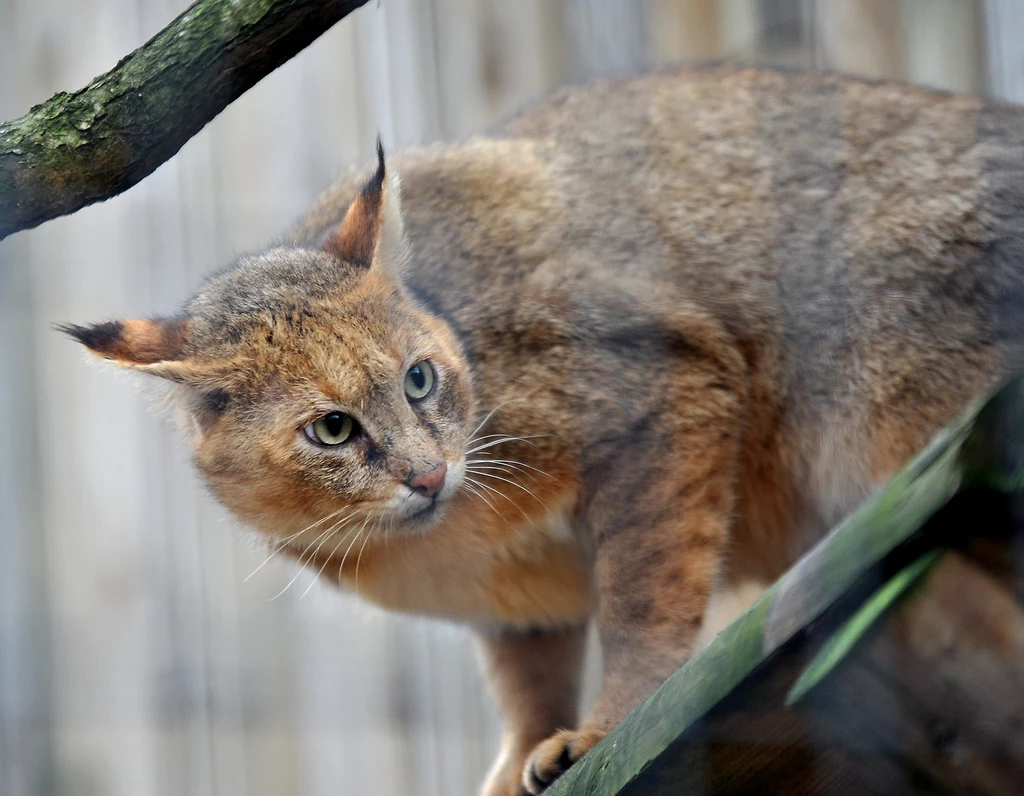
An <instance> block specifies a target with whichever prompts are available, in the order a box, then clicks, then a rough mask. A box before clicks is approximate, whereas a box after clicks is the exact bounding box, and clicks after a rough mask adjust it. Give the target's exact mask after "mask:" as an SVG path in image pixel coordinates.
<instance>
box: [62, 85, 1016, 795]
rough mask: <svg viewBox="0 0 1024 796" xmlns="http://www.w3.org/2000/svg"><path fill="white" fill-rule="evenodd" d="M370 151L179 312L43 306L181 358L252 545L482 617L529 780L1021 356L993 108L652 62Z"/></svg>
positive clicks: (389, 602) (194, 405)
mask: <svg viewBox="0 0 1024 796" xmlns="http://www.w3.org/2000/svg"><path fill="white" fill-rule="evenodd" d="M379 154H380V157H379V162H378V165H377V169H376V172H375V173H374V174H373V176H372V177H370V179H369V180H368V181H367V182H365V183H362V182H361V180H360V179H358V178H356V177H350V178H346V179H344V180H342V181H341V182H340V183H339V184H338V185H337V186H336V187H334V188H333V189H331V190H330V191H329V192H328V193H327V194H326V195H324V196H323V197H322V198H321V199H320V200H319V201H318V202H317V203H316V204H315V205H314V206H313V207H312V209H311V210H310V211H309V212H308V213H307V215H306V216H305V217H304V218H303V219H302V220H301V221H299V222H298V223H297V224H296V225H295V226H293V227H292V228H291V229H290V230H289V231H288V232H286V233H285V234H284V235H283V236H282V237H281V238H279V239H278V240H277V241H276V242H275V243H273V244H272V245H271V246H270V248H267V249H265V250H263V251H261V252H259V253H257V254H254V255H247V256H243V257H241V258H239V259H238V260H237V261H236V262H235V263H234V264H233V265H232V266H230V267H229V268H228V269H226V270H224V271H221V272H219V273H217V274H215V275H214V276H212V277H211V278H210V279H209V280H208V281H207V282H206V283H205V284H204V285H203V286H202V287H201V288H200V289H199V291H198V292H197V293H196V295H195V296H194V297H193V298H192V299H191V300H190V301H188V302H187V303H186V304H185V305H184V307H183V308H182V310H181V312H180V313H179V314H178V315H176V316H175V317H171V318H163V319H156V320H125V321H115V322H108V323H100V324H98V325H94V326H85V327H83V326H71V327H68V328H67V331H69V332H70V333H71V334H72V335H73V336H74V337H76V338H77V339H78V340H80V341H81V342H82V343H84V344H85V345H86V346H88V347H89V348H90V349H92V350H93V351H94V352H96V353H97V354H99V355H101V356H103V357H106V358H109V359H111V360H113V361H114V362H116V363H118V364H120V365H125V366H128V367H132V368H136V369H138V370H140V371H143V372H146V373H150V374H153V375H156V376H160V377H162V378H165V379H170V380H171V381H173V382H175V383H176V384H177V385H178V386H179V391H180V394H181V396H182V398H183V401H184V404H185V406H186V417H187V422H186V423H185V428H186V431H187V433H188V434H189V436H190V438H191V441H192V444H193V446H194V456H195V462H196V465H197V467H198V469H199V471H200V472H201V473H202V475H203V477H204V478H205V480H206V482H207V483H208V484H209V486H210V489H211V490H212V491H213V493H214V494H215V495H216V496H217V498H218V499H219V500H221V501H222V502H223V503H224V504H225V505H226V506H228V507H229V508H230V509H231V510H232V511H233V512H234V513H235V514H236V515H237V516H238V517H240V518H241V519H242V520H243V521H245V522H246V523H248V524H250V525H252V526H253V527H254V528H256V529H257V530H258V531H259V532H261V533H263V534H266V535H267V537H268V539H269V540H270V541H271V543H272V544H273V545H275V546H279V547H280V548H281V549H283V550H284V551H285V552H286V553H287V554H289V555H291V556H292V557H294V558H295V559H296V560H297V561H299V562H300V563H302V564H305V565H307V566H310V567H312V568H314V570H315V571H316V572H317V573H319V575H320V576H321V577H322V578H325V579H329V580H331V581H337V582H338V583H339V584H340V585H341V586H342V587H344V588H349V589H356V588H357V589H358V593H359V595H360V596H361V597H363V598H365V599H367V600H371V601H373V602H375V603H377V604H379V605H382V606H384V607H386V608H390V609H395V610H399V611H408V612H412V613H418V614H428V615H436V616H442V617H448V618H450V619H452V620H454V621H457V622H461V623H465V624H467V625H470V626H472V627H473V628H475V630H476V634H477V636H478V638H479V643H480V647H481V650H482V660H483V666H484V669H485V671H486V674H487V677H488V680H489V682H490V685H491V689H492V692H493V694H494V696H495V698H496V699H497V701H498V703H499V706H500V709H501V712H502V714H503V717H504V722H505V736H504V744H503V748H502V750H501V754H500V756H499V758H498V761H497V762H496V764H495V766H494V768H493V770H492V772H491V774H490V776H489V778H488V780H487V782H486V784H485V785H484V787H483V791H482V792H483V793H484V794H487V795H488V796H507V795H508V794H519V793H522V792H523V791H524V790H525V792H526V793H529V794H539V793H541V792H542V791H544V790H545V789H546V788H547V786H548V785H549V784H550V783H551V782H553V781H554V780H555V778H556V777H558V776H559V774H560V773H561V772H562V771H563V770H564V769H565V768H566V767H567V766H568V765H571V763H572V762H573V761H575V760H577V759H578V758H579V757H580V756H581V755H583V754H585V753H586V752H587V750H588V749H590V748H591V747H592V746H593V744H594V743H596V742H597V741H598V740H599V739H600V738H601V737H602V736H603V735H604V734H605V733H607V732H608V730H609V729H610V728H611V727H612V726H613V725H614V724H616V722H618V721H619V720H620V719H622V718H623V717H624V716H625V715H626V714H627V713H628V712H629V711H630V710H631V709H632V708H633V707H634V706H635V705H637V704H638V702H640V701H641V700H643V699H644V698H645V697H646V696H647V695H649V694H650V693H651V692H652V690H653V689H654V688H655V687H656V686H657V685H659V684H660V683H661V682H662V681H663V680H664V679H665V678H666V677H667V676H668V675H669V674H671V673H672V672H673V671H674V670H675V669H676V668H677V667H678V666H679V665H680V664H682V663H683V662H684V661H686V659H687V657H688V655H689V654H690V653H691V650H692V648H693V642H694V637H695V634H696V633H697V631H698V628H699V627H700V626H701V622H702V617H703V616H704V612H705V608H706V606H707V603H708V598H709V595H710V594H711V593H712V591H713V590H714V589H715V588H716V587H718V586H720V585H722V584H726V585H727V584H729V583H732V582H735V581H737V580H739V579H742V578H746V577H755V578H758V579H761V580H770V579H773V578H775V577H777V576H778V575H779V574H780V573H781V572H782V571H783V570H784V569H785V568H786V567H787V566H788V565H789V564H790V563H792V562H793V561H794V559H795V558H796V557H797V556H799V555H800V553H801V552H802V551H804V550H806V549H807V547H808V546H809V545H811V544H812V543H813V542H814V541H815V540H816V539H817V538H819V537H820V536H821V535H822V534H823V533H824V532H825V531H826V530H827V529H828V528H829V527H830V526H831V525H832V524H833V523H835V522H836V521H837V520H839V519H841V518H842V517H843V516H844V515H845V514H847V513H848V512H849V511H851V509H853V508H854V507H855V506H856V505H857V503H858V502H859V501H861V500H862V499H863V498H864V497H865V496H867V495H868V494H869V493H870V492H871V491H872V489H874V488H875V487H876V486H877V485H878V484H880V483H881V482H883V481H884V480H885V479H886V478H887V477H888V476H890V475H891V474H892V473H893V472H894V470H896V469H897V468H898V467H899V466H900V465H901V464H902V463H903V462H904V461H905V460H906V459H907V458H908V457H909V456H910V455H911V454H913V453H914V452H915V450H917V449H918V448H919V447H920V446H921V445H922V444H923V443H924V442H925V441H926V440H927V438H928V437H929V436H930V435H931V434H932V433H933V432H934V431H935V430H936V429H937V428H938V427H939V426H941V425H942V424H943V423H945V422H946V421H948V420H949V419H950V418H951V417H952V416H953V415H955V414H956V412H957V411H958V410H959V409H960V408H961V407H963V406H964V405H965V404H966V403H967V402H968V401H969V399H970V398H972V397H973V396H974V395H975V394H977V393H978V392H979V391H981V390H983V389H985V388H986V387H988V386H990V385H992V384H993V383H994V382H996V381H997V380H998V379H1000V378H1001V376H1002V375H1003V374H1005V373H1006V372H1007V371H1008V370H1011V369H1014V368H1017V367H1019V366H1020V363H1021V361H1022V343H1024V327H1022V321H1024V313H1022V311H1021V298H1022V296H1024V281H1022V274H1024V267H1022V258H1024V223H1022V220H1024V117H1022V113H1021V111H1020V110H1018V109H1016V108H1011V107H1007V106H1003V105H998V104H993V103H988V102H985V101H982V100H979V99H974V98H969V97H962V96H953V95H949V94H943V93H938V92H934V91H928V90H924V89H920V88H913V87H909V86H905V85H893V84H885V83H869V82H864V81H860V80H855V79H850V78H844V77H841V76H836V75H828V76H822V75H814V74H801V73H780V72H778V71H770V70H758V69H748V68H731V67H714V68H673V69H667V70H663V71H658V72H653V73H650V74H647V75H644V76H641V77H638V78H634V79H629V80H599V81H596V82H593V83H591V84H589V85H581V86H575V87H572V88H568V89H565V90H562V91H560V92H558V93H556V94H554V95H553V96H552V97H550V98H549V99H547V100H546V101H543V102H541V103H539V104H538V105H536V106H534V107H533V108H531V109H529V110H528V111H527V112H526V113H524V114H522V115H520V116H518V117H516V118H514V119H512V120H511V121H509V122H507V123H506V124H504V125H502V126H500V127H498V128H497V129H495V130H493V131H492V132H491V133H489V134H487V135H484V136H480V137H476V138H471V139H469V140H467V141H464V142H462V143H458V144H453V145H446V146H434V147H429V148H424V149H415V150H410V151H407V152H403V153H400V154H399V155H398V156H397V157H395V158H393V159H391V160H389V161H388V162H387V163H386V164H385V160H384V157H383V153H382V152H381V153H379ZM398 173H400V174H401V187H399V182H398V181H397V178H396V174H398ZM592 620H596V622H597V625H598V628H599V635H600V641H601V645H602V648H603V654H604V680H603V687H602V689H601V692H600V696H599V698H598V699H597V701H596V704H595V705H594V706H593V708H592V709H591V710H590V711H589V712H588V713H587V714H586V715H585V716H584V717H583V718H582V721H579V720H578V716H577V711H578V709H579V708H578V699H579V674H580V662H581V655H582V649H583V637H584V630H585V627H586V626H587V624H588V623H589V622H590V621H592Z"/></svg>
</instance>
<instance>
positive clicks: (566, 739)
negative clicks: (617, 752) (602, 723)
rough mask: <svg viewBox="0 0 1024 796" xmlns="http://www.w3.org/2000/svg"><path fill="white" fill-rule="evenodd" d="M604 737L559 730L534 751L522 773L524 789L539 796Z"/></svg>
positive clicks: (591, 731) (583, 731) (594, 731)
mask: <svg viewBox="0 0 1024 796" xmlns="http://www.w3.org/2000/svg"><path fill="white" fill-rule="evenodd" d="M603 737H604V733H603V732H600V731H598V730H561V731H560V732H556V733H555V734H554V735H552V736H551V737H550V738H548V739H547V740H546V741H542V742H541V743H540V744H538V745H537V748H536V749H534V750H533V753H532V754H531V755H530V757H529V759H528V760H527V761H526V767H525V768H524V769H523V787H524V788H526V792H527V793H528V794H530V796H538V794H540V793H543V792H544V791H545V790H547V788H548V787H549V786H550V785H551V783H552V782H554V781H555V780H556V779H558V777H559V776H561V775H562V774H563V773H565V772H566V771H567V770H568V769H569V766H571V765H572V764H573V763H575V762H576V761H577V760H579V759H580V758H581V757H583V755H585V754H586V753H587V752H589V751H590V750H591V749H592V748H593V746H594V744H596V743H597V742H598V741H600V740H601V738H603Z"/></svg>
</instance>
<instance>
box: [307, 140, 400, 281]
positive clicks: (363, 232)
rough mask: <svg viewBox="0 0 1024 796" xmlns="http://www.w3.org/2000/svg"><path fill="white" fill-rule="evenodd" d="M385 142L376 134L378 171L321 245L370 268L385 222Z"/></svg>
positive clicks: (347, 259) (335, 254)
mask: <svg viewBox="0 0 1024 796" xmlns="http://www.w3.org/2000/svg"><path fill="white" fill-rule="evenodd" d="M386 176H387V170H386V168H385V165H384V145H383V144H382V143H381V140H380V136H377V170H376V171H375V172H374V173H373V174H372V175H371V176H370V179H368V180H367V181H366V182H365V183H363V189H362V190H361V191H360V192H359V196H357V197H356V198H355V201H353V202H352V204H351V205H350V206H349V208H348V211H347V212H346V213H345V217H344V218H343V219H342V221H341V223H340V224H338V226H336V227H335V228H334V229H332V230H331V231H330V232H328V233H327V235H326V236H325V237H324V239H323V241H322V243H321V247H322V248H323V249H324V250H325V251H327V252H329V253H330V254H333V255H334V256H335V257H337V258H338V259H340V260H345V261H347V262H350V263H353V264H355V265H358V266H361V267H363V268H369V267H370V265H372V263H373V255H374V252H375V251H376V250H377V244H378V241H379V238H380V234H381V230H382V229H383V224H384V181H385V177H386Z"/></svg>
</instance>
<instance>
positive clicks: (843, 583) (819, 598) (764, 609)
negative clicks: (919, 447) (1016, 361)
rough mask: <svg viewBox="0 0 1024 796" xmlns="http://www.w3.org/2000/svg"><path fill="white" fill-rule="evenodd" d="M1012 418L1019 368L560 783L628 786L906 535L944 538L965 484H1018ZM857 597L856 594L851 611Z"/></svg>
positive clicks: (880, 566)
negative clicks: (950, 506)
mask: <svg viewBox="0 0 1024 796" xmlns="http://www.w3.org/2000/svg"><path fill="white" fill-rule="evenodd" d="M1011 427H1013V428H1016V429H1017V430H1018V431H1019V430H1020V429H1024V380H1022V379H1015V380H1013V381H1011V382H1010V383H1009V384H1007V385H1005V386H1004V387H1003V388H1001V389H1000V390H999V391H997V392H996V394H995V395H993V396H991V397H990V398H989V399H987V400H986V401H984V402H981V403H979V404H978V405H975V406H974V407H972V408H971V409H970V410H968V411H967V412H966V413H965V414H964V416H963V417H962V418H961V419H960V420H958V421H957V422H955V423H953V424H951V425H950V426H949V427H948V428H947V429H945V430H944V431H942V432H940V433H939V434H938V435H937V436H936V438H935V439H934V440H933V441H932V442H931V443H930V444H929V445H928V446H927V447H926V448H925V450H924V451H922V453H921V454H919V455H918V456H917V457H915V459H914V460H913V461H912V462H911V463H910V464H908V465H907V466H906V467H905V468H904V469H903V470H902V471H901V472H900V473H899V474H898V475H897V476H896V477H895V478H893V479H892V481H891V482H890V483H889V484H888V485H887V486H886V487H885V488H884V489H883V490H882V491H881V492H880V493H879V494H878V495H876V496H875V497H874V498H873V499H871V500H870V501H868V502H867V503H866V504H865V505H863V506H862V507H861V508H860V509H859V510H858V511H856V512H855V513H854V514H853V515H852V516H851V517H849V518H848V519H847V520H846V521H844V522H843V523H842V524H841V525H840V526H838V527H837V528H836V529H835V530H834V531H833V532H832V533H831V534H829V536H828V537H826V538H825V539H824V540H823V541H822V542H821V543H820V544H819V545H818V546H817V547H815V548H814V549H813V550H812V551H811V552H810V553H808V554H807V555H806V556H805V557H804V558H803V559H802V560H801V561H800V562H798V563H797V564H796V566H794V567H793V568H792V569H791V570H790V571H789V572H787V573H786V575H784V576H783V577H782V578H781V579H780V580H779V582H777V583H776V584H775V585H773V586H772V587H771V588H770V589H769V590H768V591H767V592H766V593H765V595H764V596H763V597H762V598H761V599H760V600H758V601H757V602H756V603H755V604H754V605H753V606H752V607H751V609H750V610H749V611H747V613H745V614H744V615H743V616H742V617H740V619H738V620H737V621H736V622H734V623H733V624H732V625H730V626H729V627H728V628H727V629H726V630H725V631H723V632H722V633H721V634H720V635H719V636H718V637H717V638H716V639H715V640H714V641H713V642H712V643H711V644H710V645H709V646H708V647H706V648H705V649H704V650H702V651H701V652H699V653H698V654H697V655H696V656H695V657H694V658H693V659H692V660H691V661H690V662H689V663H687V664H686V665H685V666H683V667H682V668H681V669H680V670H679V671H678V672H676V673H675V674H674V675H673V676H672V677H671V678H669V680H668V681H667V682H666V683H665V684H664V685H663V686H662V687H661V688H660V689H659V690H658V691H656V692H655V694H654V695H653V696H652V697H651V698H650V699H648V700H647V701H646V702H645V703H644V704H642V705H640V706H639V707H638V708H637V709H636V710H635V711H634V712H633V713H632V714H631V715H630V716H629V717H627V719H626V720H625V721H623V722H622V723H621V724H620V725H619V726H618V727H617V728H616V729H615V730H614V731H613V732H612V733H610V734H609V735H608V737H606V738H605V739H604V740H603V741H602V742H601V743H599V744H598V745H597V746H596V747H595V748H594V749H593V750H592V751H591V753H590V754H588V755H587V756H586V757H585V758H584V759H583V760H582V761H581V762H580V763H579V764H577V765H576V766H574V767H573V768H572V769H570V770H569V771H568V772H567V773H566V774H565V775H564V776H563V777H562V778H561V779H560V780H559V782H558V783H557V785H556V788H555V790H554V791H553V794H569V793H575V792H585V793H593V794H612V793H619V792H625V791H624V790H623V789H624V788H625V787H626V786H627V785H629V784H630V783H631V782H633V781H634V780H635V779H637V777H638V776H639V775H640V772H642V771H643V770H644V769H646V768H648V767H649V766H651V765H653V763H654V761H656V760H658V759H659V758H660V756H661V755H663V754H665V752H666V750H667V749H669V747H670V746H673V745H674V744H676V743H677V742H679V739H680V738H681V737H682V736H683V735H684V733H688V732H697V730H694V729H692V728H693V727H695V726H696V725H697V724H698V723H699V722H700V721H702V720H705V719H706V717H708V716H709V715H711V713H712V712H713V711H714V710H715V708H716V705H718V704H719V703H721V702H723V701H725V700H727V699H734V698H736V697H735V696H734V694H735V693H740V694H745V693H746V692H745V691H744V689H743V688H741V687H740V686H741V684H750V683H751V682H754V683H755V684H756V678H754V680H753V681H752V680H750V678H752V677H753V675H754V673H755V671H757V670H758V668H759V667H762V666H768V665H769V664H768V662H769V661H770V660H772V658H773V655H775V654H776V653H778V654H779V655H781V654H782V652H781V651H783V650H784V649H791V647H790V645H792V644H795V643H798V642H799V640H800V639H802V638H804V637H805V636H806V635H807V628H808V626H809V625H811V624H812V623H817V622H818V621H819V619H820V618H821V617H822V616H823V615H824V614H825V613H826V612H831V613H830V616H832V617H833V620H832V621H835V620H836V611H839V609H833V608H832V606H836V605H839V606H842V605H848V604H849V603H850V601H851V600H853V598H852V597H851V595H853V594H856V593H857V589H861V590H864V589H865V588H867V589H868V592H867V593H865V594H862V595H860V596H859V597H858V599H860V600H863V599H864V598H866V596H867V595H868V594H870V588H871V587H873V586H876V585H877V584H878V583H879V582H881V580H882V579H884V577H886V575H885V573H886V572H887V571H888V572H891V571H892V567H893V565H894V564H893V562H894V560H895V561H898V560H899V559H900V557H901V556H903V560H905V557H906V555H908V553H907V552H906V551H907V550H908V547H909V546H911V545H913V544H917V545H919V550H920V549H921V548H920V544H921V542H920V540H921V539H922V538H924V539H925V540H926V541H925V542H924V544H925V545H926V546H927V545H928V544H936V543H940V542H942V541H944V540H945V536H946V535H945V534H940V533H939V532H937V531H936V532H935V533H933V534H932V535H931V536H929V535H927V534H926V533H924V532H922V531H921V528H922V526H924V525H925V523H926V522H927V521H928V520H929V519H930V518H932V517H933V516H934V515H935V514H936V512H938V511H939V510H940V509H942V508H943V507H944V506H945V505H946V504H947V503H948V502H949V500H950V499H951V498H952V497H953V496H954V495H955V494H956V492H957V491H958V490H959V489H960V488H961V487H962V486H963V485H964V484H965V483H975V484H978V483H984V484H988V485H995V486H998V487H1000V488H1005V487H1007V486H1012V485H1015V484H1017V483H1019V478H1020V475H1021V473H1022V472H1024V468H1022V467H1021V456H1024V445H1020V446H1019V447H1017V443H1019V442H1020V441H1021V435H1020V433H1017V434H1009V433H1008V431H1007V429H1008V428H1011ZM1007 440H1013V443H1009V442H1007ZM865 584H867V585H866V586H865ZM856 604H858V603H857V601H856V600H853V606H849V607H847V608H846V609H844V610H845V611H846V613H849V611H851V610H852V608H853V607H855V606H856ZM840 613H842V611H840ZM794 676H795V675H794ZM736 689H739V691H736ZM772 693H774V692H772ZM731 695H732V696H731ZM747 696H749V695H747ZM744 698H746V697H744ZM783 724H785V722H783ZM768 726H769V727H770V726H771V725H770V723H769V725H768ZM766 731H767V730H766ZM765 737H766V738H768V739H770V738H771V737H772V736H771V735H767V736H765ZM780 737H781V736H780ZM755 751H757V750H755ZM762 752H763V750H761V751H760V752H758V754H762ZM669 757H671V755H669ZM762 757H763V754H762ZM759 759H760V758H759ZM863 787H869V786H868V785H864V786H863Z"/></svg>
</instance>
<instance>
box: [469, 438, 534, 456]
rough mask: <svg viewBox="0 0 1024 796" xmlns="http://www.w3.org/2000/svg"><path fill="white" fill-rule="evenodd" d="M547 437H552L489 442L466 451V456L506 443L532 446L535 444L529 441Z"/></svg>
mask: <svg viewBox="0 0 1024 796" xmlns="http://www.w3.org/2000/svg"><path fill="white" fill-rule="evenodd" d="M547 436H550V435H549V434H529V435H527V436H525V437H505V438H504V439H496V440H492V441H491V442H487V443H485V444H483V445H478V446H477V447H475V448H471V449H470V450H468V451H465V455H466V456H469V454H471V453H477V452H478V451H482V450H486V449H487V448H493V447H494V446H495V445H503V444H505V443H506V442H525V443H526V444H527V445H532V444H533V443H532V442H529V440H531V439H539V438H540V437H547Z"/></svg>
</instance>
